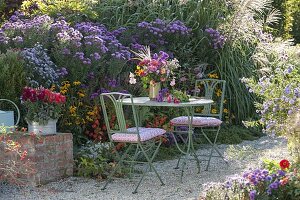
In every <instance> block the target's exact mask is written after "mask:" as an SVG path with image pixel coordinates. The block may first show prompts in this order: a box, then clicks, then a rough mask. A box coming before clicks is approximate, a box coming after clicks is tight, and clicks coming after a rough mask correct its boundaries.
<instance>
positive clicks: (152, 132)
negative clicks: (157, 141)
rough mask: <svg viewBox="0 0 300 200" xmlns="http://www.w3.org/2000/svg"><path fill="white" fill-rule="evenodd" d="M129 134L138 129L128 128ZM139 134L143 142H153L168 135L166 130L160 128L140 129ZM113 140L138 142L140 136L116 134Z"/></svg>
mask: <svg viewBox="0 0 300 200" xmlns="http://www.w3.org/2000/svg"><path fill="white" fill-rule="evenodd" d="M127 131H128V132H136V128H135V127H133V128H128V129H127ZM139 133H140V138H141V142H145V141H147V140H151V139H153V138H155V137H157V136H160V135H163V134H165V133H166V131H165V130H164V129H160V128H144V127H139ZM111 137H112V140H113V141H115V142H137V141H138V135H137V134H136V133H132V134H130V133H115V134H113V135H112V136H111Z"/></svg>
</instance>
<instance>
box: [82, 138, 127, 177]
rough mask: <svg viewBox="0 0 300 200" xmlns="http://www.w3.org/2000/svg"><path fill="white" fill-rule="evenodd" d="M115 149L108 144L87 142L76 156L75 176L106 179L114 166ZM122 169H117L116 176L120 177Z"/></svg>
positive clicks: (122, 172)
mask: <svg viewBox="0 0 300 200" xmlns="http://www.w3.org/2000/svg"><path fill="white" fill-rule="evenodd" d="M114 151H115V149H113V148H112V146H111V145H110V144H109V143H93V142H89V143H87V144H86V145H85V146H82V147H81V148H80V149H79V151H78V153H77V156H76V164H77V174H78V175H79V176H84V177H96V178H99V179H103V178H106V177H107V175H108V174H109V173H110V171H111V170H113V168H114V167H115V166H116V163H115V156H116V155H115V153H114ZM124 173H125V171H124V169H119V171H118V172H117V173H116V176H122V175H123V174H124Z"/></svg>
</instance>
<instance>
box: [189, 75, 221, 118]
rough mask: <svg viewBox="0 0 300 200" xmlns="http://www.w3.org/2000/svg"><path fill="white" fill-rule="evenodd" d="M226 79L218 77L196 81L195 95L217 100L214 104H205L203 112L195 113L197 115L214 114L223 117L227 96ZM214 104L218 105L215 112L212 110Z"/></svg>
mask: <svg viewBox="0 0 300 200" xmlns="http://www.w3.org/2000/svg"><path fill="white" fill-rule="evenodd" d="M225 85H226V81H225V80H218V79H199V80H196V83H195V91H194V95H195V96H202V97H205V98H207V99H212V100H214V101H215V103H214V104H213V105H211V104H209V105H205V106H203V110H202V112H201V113H197V112H196V113H195V115H200V116H213V117H218V118H219V119H222V115H223V103H224V97H225ZM212 106H218V109H217V108H215V109H217V110H216V112H215V113H212V112H211V109H212Z"/></svg>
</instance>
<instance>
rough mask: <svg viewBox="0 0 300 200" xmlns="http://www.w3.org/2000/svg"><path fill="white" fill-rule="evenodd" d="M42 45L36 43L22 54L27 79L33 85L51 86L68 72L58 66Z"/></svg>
mask: <svg viewBox="0 0 300 200" xmlns="http://www.w3.org/2000/svg"><path fill="white" fill-rule="evenodd" d="M46 51H47V50H46V49H44V48H43V46H42V45H40V44H38V43H37V44H36V45H35V46H34V47H33V48H25V49H24V50H23V51H22V52H21V56H22V57H23V59H24V60H25V62H26V67H25V70H26V72H27V81H28V83H29V85H30V86H32V87H40V86H44V87H47V88H49V87H51V86H52V85H57V84H58V83H59V78H61V77H63V76H65V75H67V74H68V72H67V71H66V69H65V68H61V69H58V67H57V66H56V65H55V64H54V63H53V62H52V61H51V59H50V57H49V56H48V55H47V52H46Z"/></svg>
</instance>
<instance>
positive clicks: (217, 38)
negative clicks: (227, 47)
mask: <svg viewBox="0 0 300 200" xmlns="http://www.w3.org/2000/svg"><path fill="white" fill-rule="evenodd" d="M205 32H206V33H208V34H209V36H210V39H211V43H210V45H211V46H212V47H213V48H214V49H221V48H223V46H224V44H225V41H226V38H225V36H224V35H222V34H221V33H220V32H219V31H218V30H215V29H213V28H207V29H205Z"/></svg>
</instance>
